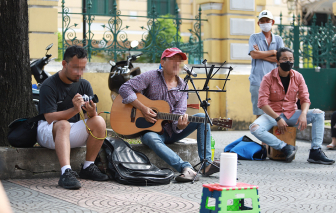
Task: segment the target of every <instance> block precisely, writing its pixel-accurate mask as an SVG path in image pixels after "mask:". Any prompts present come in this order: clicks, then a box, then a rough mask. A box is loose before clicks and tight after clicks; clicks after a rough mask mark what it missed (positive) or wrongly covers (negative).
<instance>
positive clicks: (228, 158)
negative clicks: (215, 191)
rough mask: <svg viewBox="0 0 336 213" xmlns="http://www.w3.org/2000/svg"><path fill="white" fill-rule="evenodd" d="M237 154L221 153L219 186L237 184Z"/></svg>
mask: <svg viewBox="0 0 336 213" xmlns="http://www.w3.org/2000/svg"><path fill="white" fill-rule="evenodd" d="M237 159H238V157H237V154H236V153H221V158H220V176H219V184H220V185H221V186H236V185H237Z"/></svg>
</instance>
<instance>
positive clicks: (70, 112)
mask: <svg viewBox="0 0 336 213" xmlns="http://www.w3.org/2000/svg"><path fill="white" fill-rule="evenodd" d="M78 113H79V111H77V110H76V109H75V108H74V107H73V108H70V109H67V110H64V111H59V112H51V113H45V114H44V117H45V119H46V121H47V122H48V123H49V124H51V122H53V121H60V120H69V119H70V118H72V117H73V116H75V115H77V114H78Z"/></svg>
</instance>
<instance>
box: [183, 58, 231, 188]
mask: <svg viewBox="0 0 336 213" xmlns="http://www.w3.org/2000/svg"><path fill="white" fill-rule="evenodd" d="M202 63H203V64H204V67H197V66H195V68H205V73H206V78H205V83H204V86H203V89H202V90H197V89H196V86H195V84H194V81H193V79H192V78H191V75H193V76H194V77H196V76H197V75H195V74H193V73H192V70H193V68H194V67H193V68H192V69H191V70H189V69H185V71H187V73H188V75H187V76H186V77H185V78H184V80H185V82H186V83H188V81H190V83H191V84H192V86H193V88H194V89H193V90H185V89H184V90H181V91H183V92H189V91H193V92H196V95H197V97H198V100H199V102H200V106H201V107H202V109H203V110H204V114H205V118H204V138H203V139H204V153H203V160H201V162H199V163H198V164H196V165H195V166H194V169H195V170H196V167H197V166H198V165H199V164H201V166H200V168H199V169H198V171H197V174H196V176H195V177H194V179H193V181H192V183H194V182H195V180H196V178H197V176H198V175H199V174H200V171H201V169H202V168H203V174H205V169H206V166H207V165H209V164H211V165H213V166H215V167H217V168H218V169H219V167H218V166H216V165H215V164H213V163H212V162H211V161H209V160H208V159H206V147H207V140H206V136H207V133H208V129H207V123H210V125H211V126H212V125H213V124H212V121H211V119H210V117H209V114H208V111H207V108H208V106H209V105H210V104H209V103H208V100H210V98H208V92H226V91H225V90H224V88H225V85H226V81H227V80H229V79H228V77H229V75H230V72H231V70H232V67H229V68H225V67H223V65H224V64H225V63H226V62H224V63H223V64H222V65H221V66H220V67H215V65H212V66H211V68H210V70H209V72H208V70H207V66H206V60H204V61H203V62H202ZM214 68H218V70H217V71H216V72H215V73H214V74H213V73H212V72H213V70H214ZM220 69H228V70H229V72H228V74H227V76H226V78H225V79H214V80H224V81H225V82H224V86H223V89H222V90H209V86H208V83H209V81H210V80H211V79H212V77H213V76H215V74H216V73H217V72H218V71H219V70H220ZM199 80H200V79H199ZM198 91H203V92H206V99H205V100H204V101H202V100H201V97H200V96H199V93H198Z"/></svg>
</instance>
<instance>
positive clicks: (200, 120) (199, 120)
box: [156, 112, 212, 123]
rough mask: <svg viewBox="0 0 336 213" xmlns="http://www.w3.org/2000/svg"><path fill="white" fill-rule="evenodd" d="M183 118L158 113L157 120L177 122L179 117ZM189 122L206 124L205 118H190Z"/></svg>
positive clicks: (177, 115) (176, 115)
mask: <svg viewBox="0 0 336 213" xmlns="http://www.w3.org/2000/svg"><path fill="white" fill-rule="evenodd" d="M181 116H182V115H179V114H172V113H162V112H159V113H157V117H156V118H157V119H161V120H169V121H177V120H178V119H179V117H181ZM211 120H212V119H211ZM188 122H193V123H204V118H203V117H197V116H188ZM208 123H209V122H208Z"/></svg>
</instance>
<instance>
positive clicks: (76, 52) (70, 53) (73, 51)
mask: <svg viewBox="0 0 336 213" xmlns="http://www.w3.org/2000/svg"><path fill="white" fill-rule="evenodd" d="M74 56H77V58H79V59H80V58H87V52H86V50H85V49H84V48H83V47H80V46H77V45H73V46H70V47H68V48H67V49H66V50H65V53H64V56H63V60H65V61H66V62H69V61H70V60H71V59H72V58H73V57H74Z"/></svg>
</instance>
